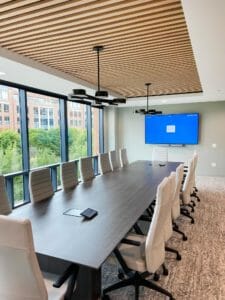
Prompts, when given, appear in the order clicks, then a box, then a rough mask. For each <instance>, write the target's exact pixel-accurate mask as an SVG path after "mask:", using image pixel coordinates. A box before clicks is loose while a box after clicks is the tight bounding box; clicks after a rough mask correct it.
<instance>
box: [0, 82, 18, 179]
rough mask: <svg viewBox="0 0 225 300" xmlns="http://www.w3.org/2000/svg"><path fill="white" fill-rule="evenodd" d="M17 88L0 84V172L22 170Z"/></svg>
mask: <svg viewBox="0 0 225 300" xmlns="http://www.w3.org/2000/svg"><path fill="white" fill-rule="evenodd" d="M18 94H19V91H18V89H15V88H12V87H7V86H3V85H0V105H1V106H0V107H1V110H0V157H1V164H0V173H1V174H7V173H13V172H17V171H21V170H22V151H21V136H20V122H18V121H17V120H18V119H19V118H20V114H19V109H18V108H17V107H19V100H18Z"/></svg>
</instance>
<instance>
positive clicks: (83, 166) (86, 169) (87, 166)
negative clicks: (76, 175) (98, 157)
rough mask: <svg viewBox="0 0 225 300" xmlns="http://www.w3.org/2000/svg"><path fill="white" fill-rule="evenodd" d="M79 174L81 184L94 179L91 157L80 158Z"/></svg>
mask: <svg viewBox="0 0 225 300" xmlns="http://www.w3.org/2000/svg"><path fill="white" fill-rule="evenodd" d="M80 174H81V178H82V180H83V182H86V181H88V180H91V179H93V178H94V177H95V174H94V169H93V165H92V158H91V157H84V158H80Z"/></svg>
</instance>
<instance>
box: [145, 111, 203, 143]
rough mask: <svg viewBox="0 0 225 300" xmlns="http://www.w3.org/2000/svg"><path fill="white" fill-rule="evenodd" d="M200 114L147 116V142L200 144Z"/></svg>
mask: <svg viewBox="0 0 225 300" xmlns="http://www.w3.org/2000/svg"><path fill="white" fill-rule="evenodd" d="M198 131H199V114H198V113H185V114H184V113H182V114H170V115H146V116H145V144H179V145H180V144H182V145H184V144H190V145H195V144H198Z"/></svg>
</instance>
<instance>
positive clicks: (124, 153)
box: [120, 148, 129, 167]
mask: <svg viewBox="0 0 225 300" xmlns="http://www.w3.org/2000/svg"><path fill="white" fill-rule="evenodd" d="M120 164H121V166H122V167H125V166H128V165H129V161H128V158H127V149H125V148H124V149H120Z"/></svg>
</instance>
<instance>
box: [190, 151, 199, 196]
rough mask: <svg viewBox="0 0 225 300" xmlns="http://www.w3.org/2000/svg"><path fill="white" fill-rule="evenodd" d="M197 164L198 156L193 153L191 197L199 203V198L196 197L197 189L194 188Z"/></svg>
mask: <svg viewBox="0 0 225 300" xmlns="http://www.w3.org/2000/svg"><path fill="white" fill-rule="evenodd" d="M197 164H198V154H197V153H196V152H195V153H194V155H193V165H194V166H193V175H192V197H195V198H196V199H197V200H198V201H200V198H199V196H198V195H197V192H198V189H197V187H196V178H195V176H196V167H197Z"/></svg>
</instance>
